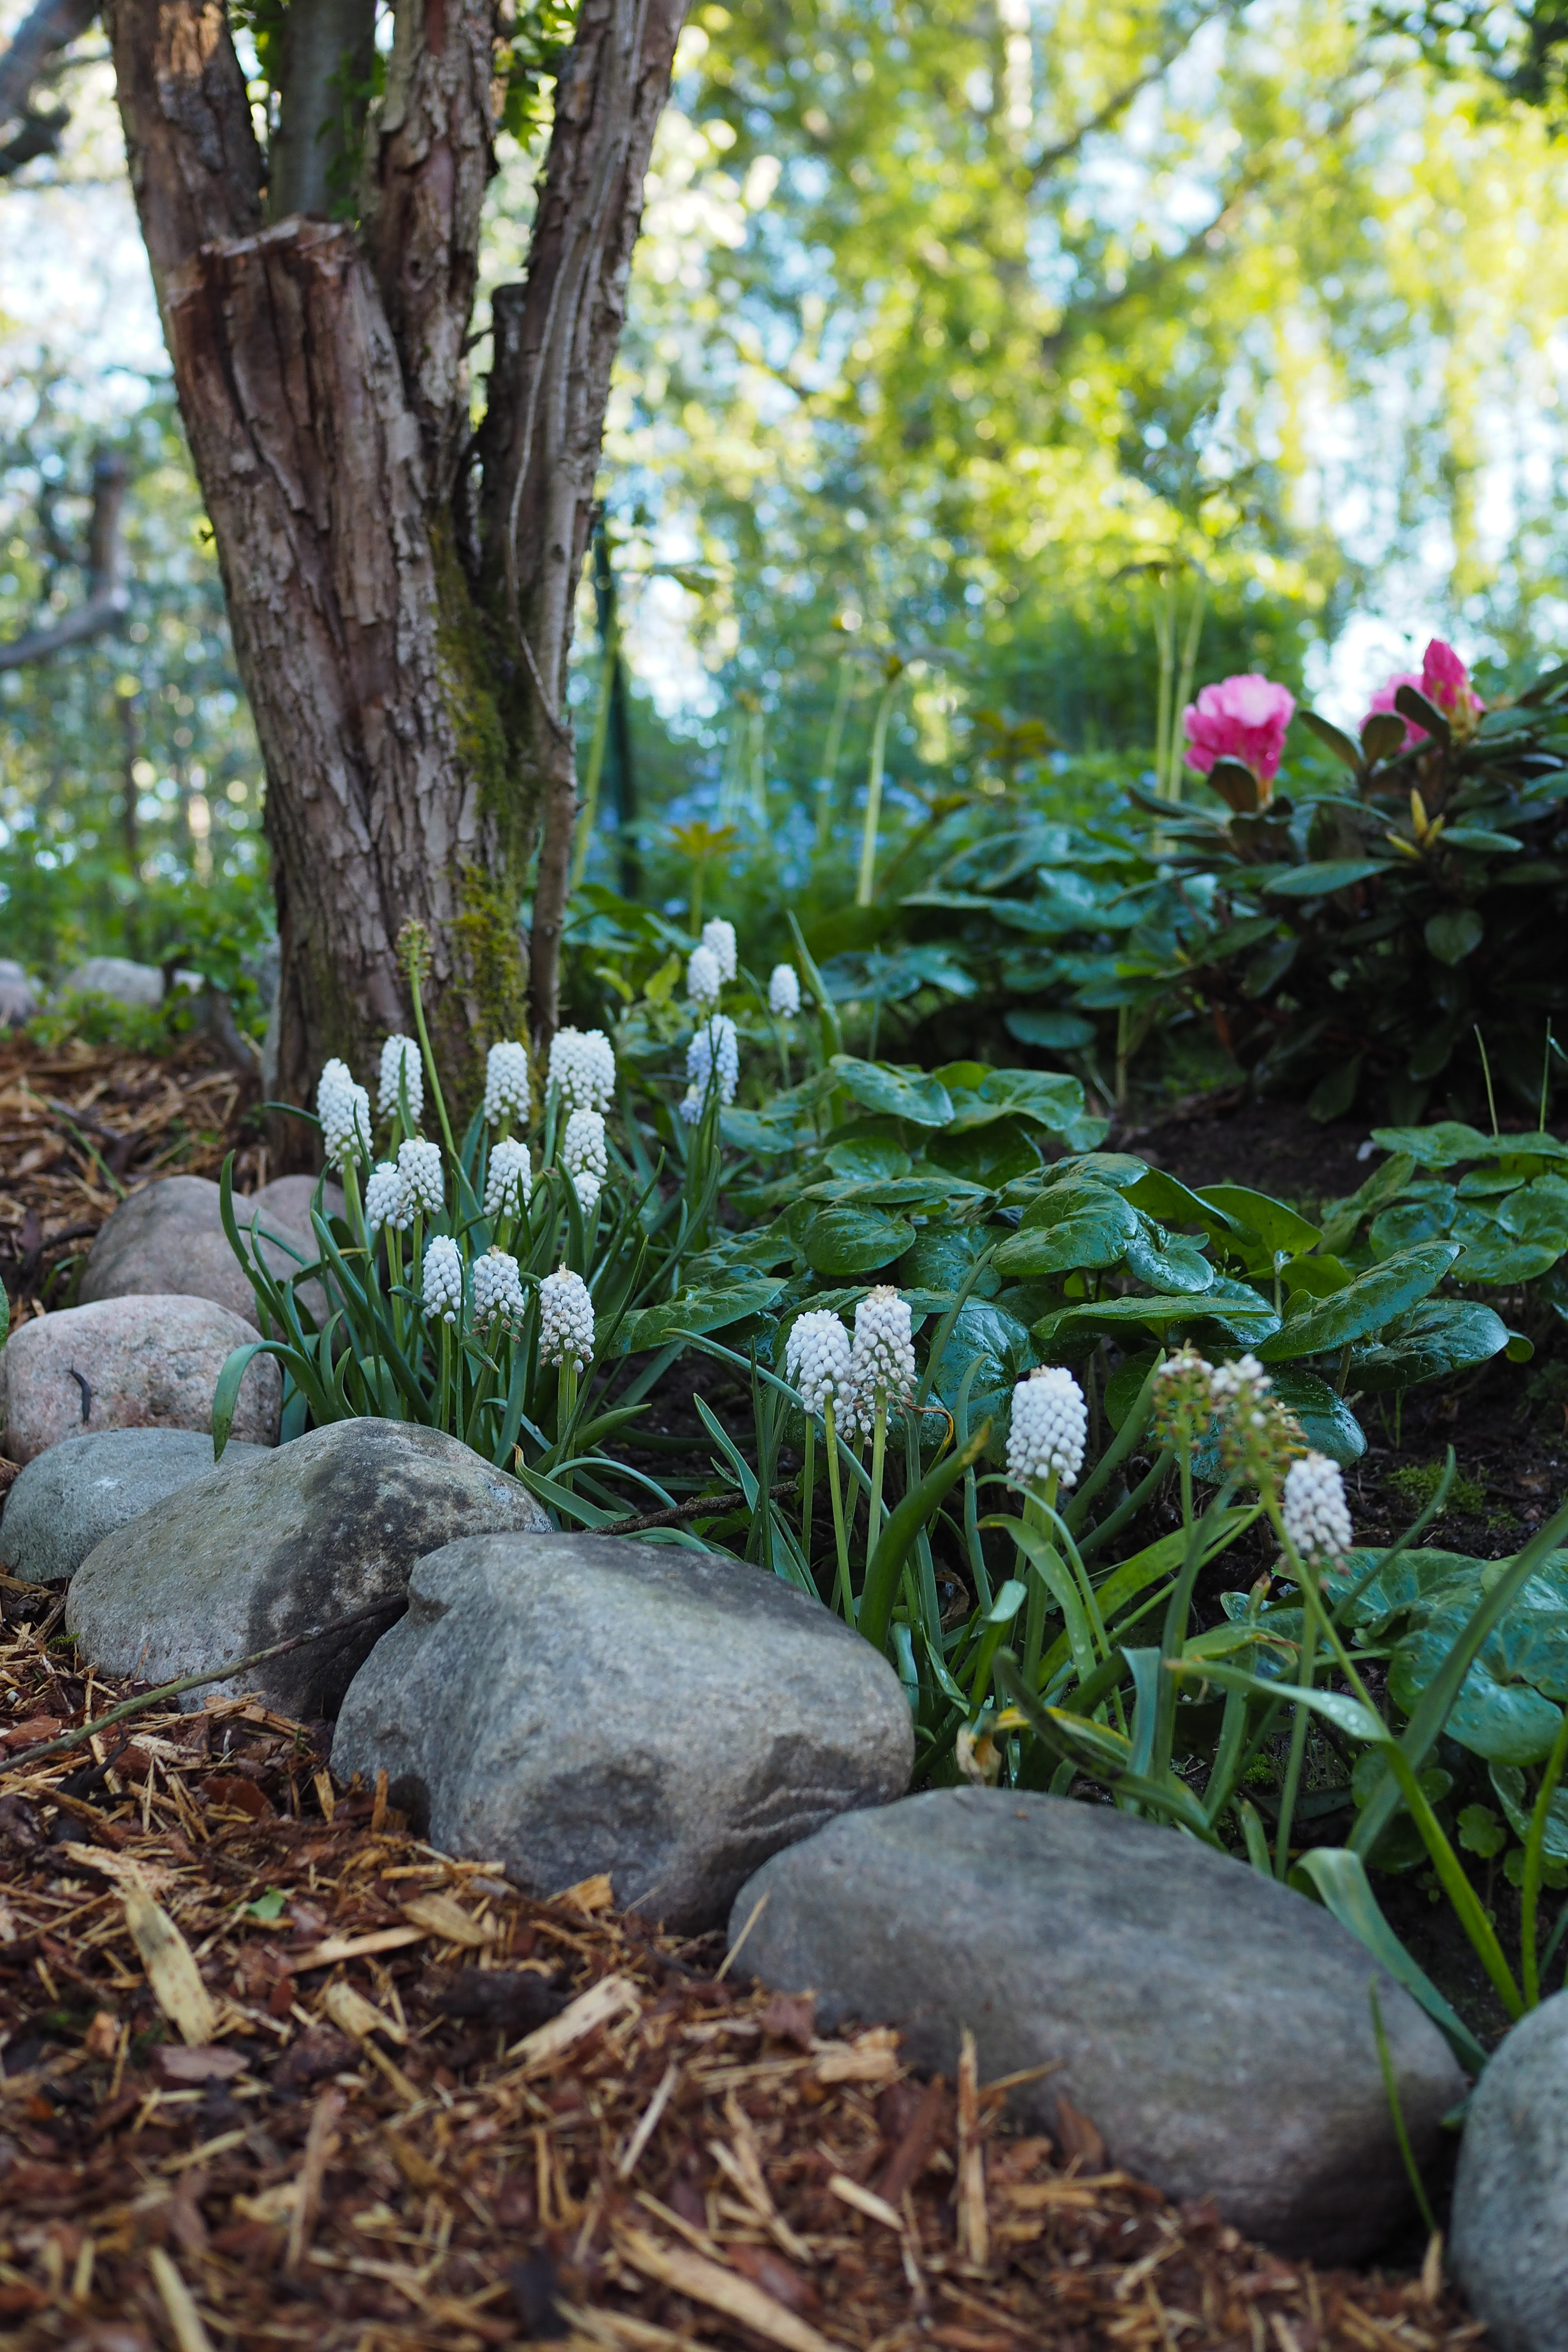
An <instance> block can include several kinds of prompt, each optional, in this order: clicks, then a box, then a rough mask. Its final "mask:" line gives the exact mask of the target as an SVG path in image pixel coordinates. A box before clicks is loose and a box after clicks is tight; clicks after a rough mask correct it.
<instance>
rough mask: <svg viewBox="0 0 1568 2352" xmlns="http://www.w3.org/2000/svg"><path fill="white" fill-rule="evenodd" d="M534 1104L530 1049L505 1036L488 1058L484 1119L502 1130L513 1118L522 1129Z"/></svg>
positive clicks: (486, 1064)
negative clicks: (529, 1071) (529, 1072)
mask: <svg viewBox="0 0 1568 2352" xmlns="http://www.w3.org/2000/svg"><path fill="white" fill-rule="evenodd" d="M562 1034H563V1035H564V1034H569V1033H567V1032H564V1031H563V1033H562ZM559 1042H560V1041H559V1040H557V1043H559ZM552 1076H553V1071H552ZM532 1103H533V1090H532V1087H531V1083H530V1080H529V1075H528V1047H527V1046H526V1045H520V1044H519V1042H518V1040H517V1039H516V1038H515V1037H503V1038H502V1039H501V1041H500V1044H499V1045H492V1046H491V1047H490V1050H489V1053H488V1054H487V1055H486V1056H485V1117H486V1118H487V1119H488V1120H489V1124H490V1125H491V1127H500V1125H501V1123H502V1121H503V1120H505V1119H512V1118H514V1119H516V1121H517V1122H518V1125H519V1126H520V1127H526V1126H527V1125H528V1118H529V1112H530V1110H531V1108H532Z"/></svg>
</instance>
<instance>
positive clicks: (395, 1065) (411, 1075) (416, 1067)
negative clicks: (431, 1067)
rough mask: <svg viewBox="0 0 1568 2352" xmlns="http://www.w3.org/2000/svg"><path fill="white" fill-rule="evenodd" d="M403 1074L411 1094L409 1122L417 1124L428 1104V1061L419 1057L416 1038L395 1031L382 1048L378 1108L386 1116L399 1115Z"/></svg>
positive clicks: (381, 1114)
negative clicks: (426, 1066) (399, 1084)
mask: <svg viewBox="0 0 1568 2352" xmlns="http://www.w3.org/2000/svg"><path fill="white" fill-rule="evenodd" d="M400 1078H401V1080H402V1082H403V1092H404V1093H405V1094H406V1095H407V1097H408V1118H409V1122H410V1124H411V1125H412V1126H414V1127H417V1126H418V1124H419V1120H420V1117H421V1115H422V1113H423V1111H424V1108H425V1065H424V1064H423V1062H422V1061H421V1060H420V1058H419V1046H418V1043H417V1040H416V1039H415V1038H413V1037H402V1036H396V1035H394V1036H391V1037H389V1038H388V1039H387V1040H386V1043H385V1044H384V1045H383V1047H382V1049H381V1083H380V1086H379V1087H378V1088H377V1091H376V1098H375V1108H376V1110H377V1112H378V1113H379V1115H380V1116H381V1117H382V1118H397V1116H398V1114H399V1112H400V1111H401V1110H402V1108H403V1104H402V1097H401V1096H400V1095H399V1092H398V1081H399V1079H400Z"/></svg>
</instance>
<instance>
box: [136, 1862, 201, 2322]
mask: <svg viewBox="0 0 1568 2352" xmlns="http://www.w3.org/2000/svg"><path fill="white" fill-rule="evenodd" d="M121 1901H122V1902H123V1903H124V1906H125V1924H126V1926H127V1927H129V1929H130V1930H131V1940H132V1943H133V1944H134V1945H135V1947H136V1949H137V1950H138V1952H139V1953H140V1954H141V1956H142V1967H143V1968H144V1969H146V1971H147V1982H148V1983H149V1985H150V1986H151V1987H152V1989H153V2000H155V2001H156V2002H157V2004H158V2006H159V2008H160V2009H161V2010H162V2011H163V2014H164V2016H165V2017H166V2018H167V2019H168V2021H169V2022H170V2024H171V2025H173V2026H174V2030H175V2031H176V2032H177V2033H178V2034H179V2035H180V2038H181V2040H182V2041H184V2042H187V2043H188V2044H189V2045H190V2047H191V2048H192V2049H193V2050H195V2049H201V2048H203V2047H205V2044H207V2043H208V2042H211V2041H213V2039H214V2038H215V2036H216V2032H217V2011H216V2009H215V2008H214V2007H213V2004H212V2000H211V1998H210V1996H209V1995H208V1992H207V1989H206V1987H205V1984H203V1982H202V1979H201V1971H200V1970H199V1969H197V1967H196V1964H195V1959H194V1958H192V1956H191V1948H190V1946H189V1945H188V1944H187V1943H186V1941H185V1939H184V1937H183V1936H182V1935H181V1933H180V1931H179V1929H178V1928H177V1927H175V1925H174V1921H173V1920H172V1919H171V1918H170V1916H169V1915H168V1913H167V1912H166V1911H163V1910H160V1909H159V1907H158V1906H157V1904H156V1903H155V1902H154V1901H153V1897H152V1895H151V1894H150V1892H149V1891H148V1889H147V1887H146V1885H144V1884H143V1883H142V1879H141V1876H140V1874H138V1875H137V1877H136V1878H134V1879H132V1880H130V1881H128V1882H127V1883H126V1884H125V1885H123V1886H122V1888H121ZM171 2324H172V2323H171Z"/></svg>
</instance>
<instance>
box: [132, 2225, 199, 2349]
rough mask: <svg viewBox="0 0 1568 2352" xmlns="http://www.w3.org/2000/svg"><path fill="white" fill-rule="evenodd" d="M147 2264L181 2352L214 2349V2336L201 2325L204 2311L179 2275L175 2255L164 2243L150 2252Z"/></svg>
mask: <svg viewBox="0 0 1568 2352" xmlns="http://www.w3.org/2000/svg"><path fill="white" fill-rule="evenodd" d="M147 2267H148V2269H149V2270H150V2271H151V2272H152V2273H153V2283H154V2284H155V2285H156V2287H157V2289H158V2292H159V2294H161V2295H162V2296H163V2308H164V2310H165V2311H166V2312H167V2313H168V2315H169V2325H170V2326H171V2327H172V2328H173V2329H174V2341H175V2343H176V2344H177V2345H178V2346H179V2347H180V2352H213V2340H212V2337H211V2336H209V2335H208V2334H207V2331H206V2329H205V2327H204V2326H202V2315H201V2314H200V2312H199V2311H198V2310H197V2309H196V2306H195V2299H194V2297H193V2296H192V2294H191V2290H190V2288H189V2287H188V2286H187V2285H186V2284H185V2282H184V2279H183V2278H182V2277H181V2276H180V2273H179V2272H178V2270H177V2269H176V2268H175V2265H174V2261H173V2259H172V2257H171V2256H170V2255H168V2254H166V2253H165V2252H163V2247H162V2246H153V2248H152V2249H151V2250H150V2251H149V2252H148V2256H147Z"/></svg>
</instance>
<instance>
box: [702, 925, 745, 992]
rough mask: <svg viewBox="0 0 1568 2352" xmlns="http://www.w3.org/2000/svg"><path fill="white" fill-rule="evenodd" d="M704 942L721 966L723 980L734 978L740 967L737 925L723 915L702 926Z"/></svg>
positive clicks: (720, 972)
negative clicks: (736, 938) (736, 947)
mask: <svg viewBox="0 0 1568 2352" xmlns="http://www.w3.org/2000/svg"><path fill="white" fill-rule="evenodd" d="M702 944H703V946H704V947H705V948H706V949H707V950H708V952H709V954H710V956H711V957H712V959H713V961H714V962H715V963H716V964H717V965H718V967H719V977H720V979H721V981H727V980H733V979H734V977H735V974H736V972H737V971H738V970H739V969H740V965H739V960H738V958H737V955H736V950H735V926H734V924H733V923H727V922H725V920H724V919H723V917H722V916H721V915H715V916H714V918H713V919H712V921H711V922H710V923H704V924H703V926H702Z"/></svg>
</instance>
